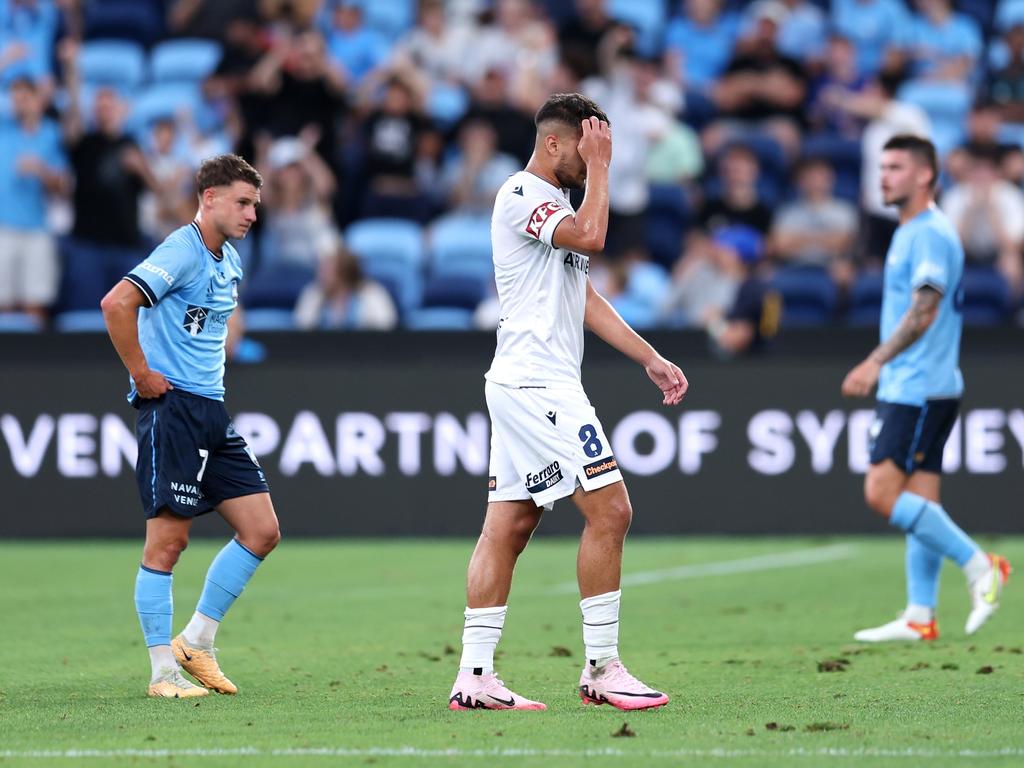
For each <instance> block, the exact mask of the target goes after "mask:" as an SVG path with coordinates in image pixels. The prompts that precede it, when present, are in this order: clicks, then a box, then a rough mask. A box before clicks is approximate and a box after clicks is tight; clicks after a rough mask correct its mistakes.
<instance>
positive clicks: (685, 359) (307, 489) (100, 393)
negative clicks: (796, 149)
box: [0, 331, 1024, 536]
mask: <svg viewBox="0 0 1024 768" xmlns="http://www.w3.org/2000/svg"><path fill="white" fill-rule="evenodd" d="M790 338H791V343H790V344H789V345H788V346H783V347H782V348H781V349H779V350H777V351H776V352H775V353H774V354H773V355H771V356H767V355H766V356H764V357H762V358H760V359H751V360H744V361H732V362H722V361H717V360H714V359H712V358H711V357H709V355H708V354H707V353H706V350H705V348H704V343H703V340H702V339H701V338H700V337H699V336H694V335H685V334H672V335H668V334H665V335H658V336H655V337H654V338H653V339H652V340H653V341H654V342H655V344H656V345H657V346H658V347H659V349H661V350H662V351H663V353H664V354H666V356H669V357H672V358H673V359H675V360H676V361H677V362H678V363H679V364H680V365H682V367H683V369H684V371H685V372H686V373H687V375H688V377H689V379H690V381H691V392H690V394H689V396H688V397H687V399H686V401H685V403H684V406H683V407H681V408H667V407H664V406H662V405H661V404H660V396H659V393H658V391H657V390H656V389H655V387H654V386H653V385H652V384H651V383H650V382H649V381H648V380H647V378H646V376H645V374H644V372H643V371H642V370H641V369H640V368H638V367H637V366H634V365H632V364H631V363H629V362H628V361H627V360H626V359H625V358H622V357H620V356H618V355H617V354H615V353H614V352H611V351H609V350H607V349H606V348H604V347H603V345H602V344H601V342H600V341H598V340H597V339H593V338H590V339H588V359H587V362H586V363H585V365H584V384H585V386H586V388H587V390H588V393H589V394H590V398H591V401H592V402H593V403H594V405H595V406H596V408H597V412H598V415H599V416H600V417H601V419H602V421H603V423H604V427H605V431H606V432H607V434H608V436H609V437H610V439H611V441H612V445H613V449H614V451H615V455H616V458H617V459H618V462H619V465H620V467H621V468H622V469H623V471H624V474H625V476H626V479H627V485H628V487H629V492H630V496H631V498H632V500H633V505H634V508H635V511H636V514H635V521H634V524H633V529H632V530H633V532H634V533H641V534H661V533H776V534H778V533H835V532H864V531H880V530H885V526H884V524H882V523H881V522H880V521H878V520H876V519H874V518H873V517H872V515H871V514H870V513H869V512H868V511H866V509H865V507H864V505H863V502H862V501H861V481H862V477H861V476H862V474H863V472H864V470H865V468H866V466H867V455H868V430H869V428H870V425H871V422H872V410H871V406H872V404H871V402H868V401H843V400H842V399H841V397H840V396H839V384H840V382H841V381H842V378H843V375H844V374H845V373H846V371H847V370H848V368H849V367H850V365H852V364H853V363H855V362H856V361H857V360H859V359H860V357H861V356H863V354H865V353H866V352H867V351H868V350H870V348H871V345H872V343H873V339H872V336H871V335H870V334H861V333H834V332H831V331H830V332H829V333H828V334H824V333H821V332H816V333H811V334H807V335H803V336H799V337H795V341H793V339H794V337H790ZM1022 340H1024V335H1022V334H1020V333H1019V332H999V333H998V334H997V335H995V336H993V335H992V333H985V334H979V333H974V334H968V336H967V337H966V340H965V350H966V352H965V355H964V359H963V366H962V367H963V370H964V375H965V378H966V380H967V392H966V394H965V399H964V411H963V413H962V415H961V419H960V421H959V423H958V425H957V428H956V429H955V431H954V434H953V436H952V438H951V439H950V442H949V444H948V445H947V450H946V456H945V465H946V469H947V471H948V473H949V475H948V478H947V480H946V484H945V487H944V501H945V503H946V505H947V507H949V508H950V510H951V511H953V513H954V514H955V516H956V517H957V519H958V520H960V521H962V522H963V523H964V524H965V525H966V527H968V528H969V529H970V530H972V531H989V532H1020V531H1021V530H1022V529H1024V525H1022V518H1021V514H1022V513H1021V508H1022V505H1021V491H1022V489H1024V482H1022V481H1024V458H1022V445H1024V402H1022V396H1021V391H1022V389H1021V385H1022V383H1024V357H1022V355H1021V353H1020V350H1021V348H1022V347H1021V341H1022ZM264 342H265V343H266V345H267V347H268V351H269V356H268V362H266V363H264V364H261V365H259V366H234V367H232V368H230V369H229V372H228V377H227V388H228V397H227V403H228V407H229V409H230V410H231V411H232V413H233V414H235V423H236V427H237V428H238V430H239V432H241V433H242V434H243V435H245V436H246V437H247V439H248V440H249V442H250V445H251V447H252V448H253V450H254V452H255V453H256V454H257V456H258V457H259V460H260V462H261V464H262V466H263V467H264V469H265V470H266V474H267V476H268V478H269V480H270V483H271V488H272V491H273V496H274V501H275V505H276V507H277V510H278V514H279V516H280V518H281V523H282V529H283V531H284V533H285V534H286V535H383V536H390V535H455V534H457V535H466V534H475V533H476V532H478V530H479V527H480V522H481V520H482V516H483V511H484V505H485V500H486V485H487V475H488V473H487V454H488V445H489V424H488V419H487V415H486V408H485V405H484V399H483V378H482V375H483V372H484V371H485V370H486V368H487V366H488V364H489V362H490V357H491V354H492V353H493V336H491V335H490V334H480V335H476V334H469V335H464V334H460V335H453V336H446V335H379V336H372V335H371V336H367V335H343V334H342V335H331V334H317V335H312V336H289V335H276V336H273V337H268V338H266V339H264ZM0 355H2V359H3V361H4V362H3V372H2V374H0V488H2V489H3V491H2V494H0V498H2V501H0V504H2V511H0V535H3V536H122V535H141V533H142V530H143V525H144V522H143V520H142V514H141V512H140V508H139V503H138V499H137V496H136V491H135V483H134V475H133V466H134V461H135V438H134V432H133V430H134V417H135V412H134V410H132V409H131V408H130V407H129V406H128V405H127V404H126V402H125V400H124V393H125V391H126V388H127V387H126V376H125V375H124V373H123V369H122V368H121V367H120V363H119V361H118V360H117V358H116V356H115V355H114V353H113V351H112V350H111V349H110V347H109V344H108V343H107V342H106V340H105V338H101V337H91V336H81V337H71V338H69V337H57V336H54V337H49V336H42V337H31V338H13V339H12V338H10V337H8V338H0ZM579 528H580V520H579V515H578V514H577V513H576V511H575V510H574V508H573V507H572V504H571V502H568V501H563V502H559V503H558V504H557V505H556V507H555V510H554V512H553V513H551V514H549V515H547V517H546V519H545V521H544V523H543V525H542V529H543V530H544V531H545V532H548V533H567V532H575V531H578V530H579ZM195 530H196V533H198V534H202V533H203V532H218V533H219V532H220V530H221V529H220V528H219V525H218V524H217V523H215V522H213V521H210V522H206V523H200V524H197V526H196V529H195Z"/></svg>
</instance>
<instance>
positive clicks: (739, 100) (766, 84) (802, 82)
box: [703, 0, 807, 158]
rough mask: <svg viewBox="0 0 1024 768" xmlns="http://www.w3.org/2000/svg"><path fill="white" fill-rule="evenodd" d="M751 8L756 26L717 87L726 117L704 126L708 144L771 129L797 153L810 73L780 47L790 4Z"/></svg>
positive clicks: (764, 2) (771, 1) (761, 0)
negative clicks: (779, 40) (780, 39)
mask: <svg viewBox="0 0 1024 768" xmlns="http://www.w3.org/2000/svg"><path fill="white" fill-rule="evenodd" d="M749 13H750V17H751V19H752V20H753V25H752V32H751V34H750V36H749V37H746V38H744V39H742V40H741V41H740V43H739V45H738V46H737V48H736V52H735V55H734V57H733V59H732V61H730V62H729V66H728V67H727V68H726V70H725V73H724V74H723V75H722V77H721V78H720V79H719V80H718V82H717V83H716V84H715V85H714V87H713V88H712V91H711V98H712V101H714V103H715V105H716V107H717V108H718V110H719V112H720V114H721V118H720V119H718V120H715V121H714V122H713V123H712V124H711V125H710V126H708V127H707V128H706V129H705V130H704V136H703V140H704V148H705V150H706V151H707V152H708V153H709V154H715V153H717V152H718V150H719V149H721V147H722V146H723V145H724V144H726V143H728V142H729V141H733V140H736V139H742V138H744V137H746V136H749V135H751V134H755V135H766V136H769V137H771V138H772V139H773V140H774V141H775V142H777V143H778V144H779V146H781V147H782V148H783V150H785V152H786V155H787V156H788V157H791V158H792V157H795V156H796V155H797V153H798V151H799V147H800V140H801V124H802V122H803V119H804V115H803V109H804V99H805V97H806V95H807V77H806V75H805V74H804V69H803V67H802V66H801V64H800V62H798V61H796V60H794V59H792V58H790V57H789V56H785V55H783V54H782V53H781V52H780V51H779V48H778V32H779V27H780V25H781V24H782V22H783V20H784V19H785V18H786V6H784V5H783V4H782V3H780V2H778V0H758V2H756V3H754V4H753V5H752V6H751V7H750V12H749Z"/></svg>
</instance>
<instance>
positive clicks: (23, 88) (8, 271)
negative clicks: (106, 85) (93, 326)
mask: <svg viewBox="0 0 1024 768" xmlns="http://www.w3.org/2000/svg"><path fill="white" fill-rule="evenodd" d="M9 92H10V98H11V109H12V119H10V120H5V121H3V122H0V311H9V310H15V309H18V310H22V311H25V312H29V313H32V314H34V315H36V316H38V317H39V318H40V319H44V318H45V317H46V314H47V310H48V308H49V306H50V305H51V304H52V303H53V301H54V299H55V298H56V295H57V287H58V282H59V275H60V269H59V264H58V260H57V251H56V245H55V243H54V238H53V235H52V234H51V233H50V232H49V230H48V229H47V226H46V210H47V198H48V197H49V196H57V195H63V194H65V193H66V192H67V189H68V173H67V160H66V158H65V157H64V152H63V150H62V147H61V136H60V129H59V127H58V126H57V125H56V124H54V123H53V122H52V121H51V120H48V119H47V118H45V117H44V116H43V113H44V109H45V104H44V102H43V96H42V93H40V90H39V87H38V86H37V85H36V83H34V82H33V81H32V80H30V79H29V78H27V77H25V78H19V79H16V80H14V81H13V82H12V83H11V86H10V89H9Z"/></svg>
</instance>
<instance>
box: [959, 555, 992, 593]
mask: <svg viewBox="0 0 1024 768" xmlns="http://www.w3.org/2000/svg"><path fill="white" fill-rule="evenodd" d="M991 568H992V561H991V560H989V559H988V555H986V554H985V553H984V552H982V551H981V550H980V549H979V550H978V551H977V552H975V553H974V554H973V555H971V559H970V560H968V561H967V562H966V563H964V564H963V571H964V576H966V577H967V583H968V584H973V583H974V582H976V581H977V580H978V579H980V578H982V577H983V576H985V575H987V574H988V572H989V569H991Z"/></svg>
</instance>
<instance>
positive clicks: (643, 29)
mask: <svg viewBox="0 0 1024 768" xmlns="http://www.w3.org/2000/svg"><path fill="white" fill-rule="evenodd" d="M608 14H609V15H610V16H611V17H612V18H614V19H616V20H618V21H621V22H624V23H626V24H628V25H629V26H631V27H633V28H634V29H635V30H636V32H637V35H636V46H637V49H638V50H639V51H640V52H641V53H643V54H645V55H647V56H655V55H657V54H659V53H661V48H662V39H661V38H662V35H663V34H664V32H665V23H666V18H665V0H610V2H609V3H608Z"/></svg>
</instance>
